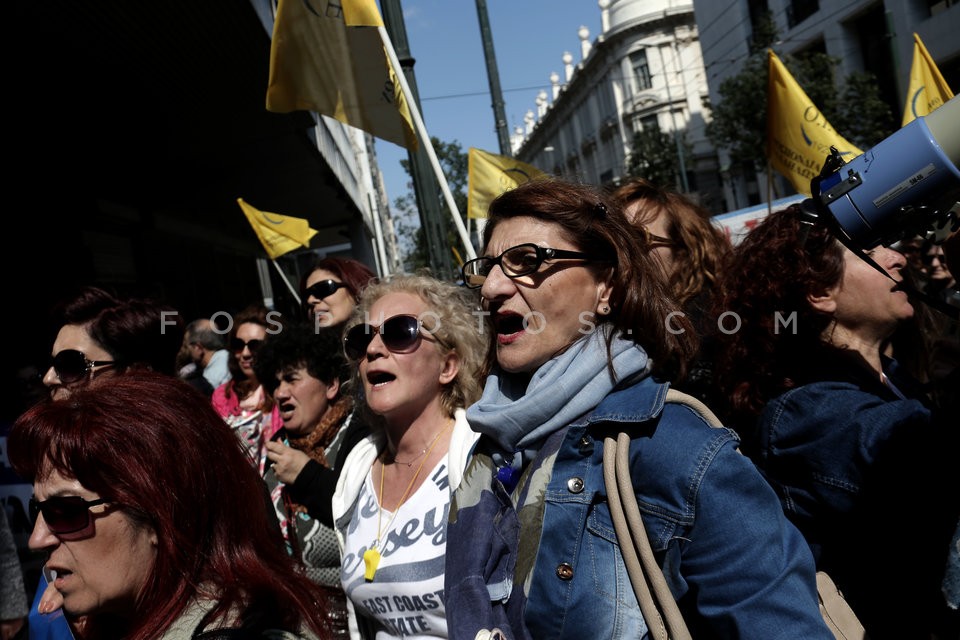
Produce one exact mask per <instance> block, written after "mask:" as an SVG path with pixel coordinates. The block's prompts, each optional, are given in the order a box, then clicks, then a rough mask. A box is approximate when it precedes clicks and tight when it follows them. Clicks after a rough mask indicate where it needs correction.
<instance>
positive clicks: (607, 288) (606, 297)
mask: <svg viewBox="0 0 960 640" xmlns="http://www.w3.org/2000/svg"><path fill="white" fill-rule="evenodd" d="M611 295H613V285H611V284H610V283H609V282H600V283H597V308H596V309H594V312H595V313H596V314H597V315H598V316H606V315H609V314H610V296H611Z"/></svg>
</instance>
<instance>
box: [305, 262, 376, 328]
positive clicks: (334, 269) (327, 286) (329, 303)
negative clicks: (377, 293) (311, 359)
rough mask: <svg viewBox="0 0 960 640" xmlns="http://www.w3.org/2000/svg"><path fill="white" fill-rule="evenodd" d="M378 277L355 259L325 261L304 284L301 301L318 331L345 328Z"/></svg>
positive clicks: (309, 274)
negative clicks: (368, 287)
mask: <svg viewBox="0 0 960 640" xmlns="http://www.w3.org/2000/svg"><path fill="white" fill-rule="evenodd" d="M375 276H376V274H374V273H373V271H371V270H370V268H369V267H367V265H365V264H363V263H362V262H360V261H358V260H354V259H352V258H335V257H331V258H321V259H320V260H317V261H316V262H315V263H313V266H311V267H310V271H308V272H307V275H306V276H304V278H303V280H302V281H301V282H300V299H301V300H303V306H304V308H306V311H307V319H308V320H310V322H311V323H313V325H314V327H315V328H319V327H334V326H338V325H342V324H343V323H344V322H346V321H347V318H349V317H350V314H351V313H353V309H354V307H356V306H357V302H358V301H359V300H360V292H361V291H363V288H364V287H366V286H367V284H368V283H369V282H370V281H371V280H373V278H374V277H375Z"/></svg>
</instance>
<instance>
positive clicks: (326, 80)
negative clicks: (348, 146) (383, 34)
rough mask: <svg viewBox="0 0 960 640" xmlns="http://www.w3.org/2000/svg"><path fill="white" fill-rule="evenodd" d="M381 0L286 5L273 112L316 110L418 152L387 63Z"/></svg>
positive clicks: (278, 30)
mask: <svg viewBox="0 0 960 640" xmlns="http://www.w3.org/2000/svg"><path fill="white" fill-rule="evenodd" d="M381 26H383V20H382V19H381V18H380V12H379V11H378V10H377V5H376V3H375V1H374V0H341V2H339V3H333V2H316V1H311V0H280V4H279V6H278V7H277V17H276V20H275V22H274V26H273V42H272V43H271V45H270V80H269V83H268V86H267V110H268V111H274V112H278V113H288V112H290V111H296V110H305V111H306V110H309V111H316V112H317V113H322V114H324V115H327V116H330V117H332V118H336V119H337V120H339V121H340V122H343V123H344V124H349V125H351V126H354V127H357V128H358V129H363V130H364V131H367V132H369V133H371V134H373V135H375V136H377V137H378V138H383V139H384V140H389V141H390V142H394V143H396V144H398V145H400V146H402V147H406V148H408V149H416V148H417V137H416V135H415V134H414V131H413V124H412V121H411V118H410V110H409V108H408V106H407V101H406V99H405V98H404V96H403V91H402V90H401V88H400V82H399V81H398V80H397V75H396V73H395V70H394V69H393V67H392V66H391V65H390V62H389V61H388V59H387V55H386V52H385V51H384V48H383V41H382V40H381V39H380V33H379V31H378V29H377V28H378V27H381Z"/></svg>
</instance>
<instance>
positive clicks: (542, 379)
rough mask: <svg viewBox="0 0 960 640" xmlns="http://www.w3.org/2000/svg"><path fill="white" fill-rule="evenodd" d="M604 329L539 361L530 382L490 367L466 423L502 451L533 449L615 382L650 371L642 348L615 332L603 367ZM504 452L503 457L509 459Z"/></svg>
mask: <svg viewBox="0 0 960 640" xmlns="http://www.w3.org/2000/svg"><path fill="white" fill-rule="evenodd" d="M605 333H606V332H605V331H592V332H591V333H589V334H588V335H586V336H584V337H583V338H581V339H580V340H578V341H577V342H575V343H573V344H572V345H571V346H570V348H568V349H567V350H566V351H564V352H563V353H562V354H560V355H559V356H557V357H555V358H553V359H552V360H549V361H548V362H546V363H544V364H543V365H542V366H541V367H540V368H539V369H537V372H536V373H534V374H533V377H532V378H531V379H530V382H529V383H527V384H524V381H523V379H518V378H517V377H516V376H515V375H513V374H509V373H506V372H504V371H502V370H500V369H499V367H496V366H494V368H493V371H491V373H490V375H489V377H488V378H487V382H486V386H485V387H484V389H483V395H482V396H481V398H480V400H478V401H477V402H476V403H475V404H474V405H472V406H471V407H470V408H469V409H467V421H468V422H469V423H470V427H471V428H472V429H473V430H474V431H477V432H479V433H481V434H483V435H485V436H488V437H490V438H491V439H493V440H494V441H495V442H496V443H497V444H498V445H499V446H500V447H501V448H502V449H503V451H504V453H508V454H509V453H514V452H518V451H531V450H533V451H535V450H536V449H539V447H540V444H541V443H542V442H543V441H544V440H545V439H546V437H547V436H549V435H550V434H551V433H553V432H554V431H556V430H557V429H559V428H561V427H565V426H566V425H568V424H570V423H571V422H572V421H573V420H574V419H576V418H578V417H580V416H582V415H583V414H585V413H587V412H588V411H590V410H591V409H594V408H595V407H596V406H597V405H599V404H600V401H601V400H603V399H604V398H605V397H606V396H607V394H609V393H610V392H611V391H612V390H613V389H614V388H615V387H616V386H617V385H618V384H621V383H623V382H624V381H626V380H631V381H632V380H636V379H637V378H639V377H641V376H643V375H646V374H647V373H649V370H650V360H649V358H648V357H647V354H646V352H645V351H644V350H643V348H642V347H640V346H639V345H637V344H636V343H634V342H633V341H632V340H625V339H623V338H622V337H620V336H619V335H618V336H616V337H615V338H614V339H613V342H612V343H611V349H610V353H611V355H612V356H613V369H614V372H615V374H616V379H615V380H613V379H611V377H610V372H609V370H608V368H607V346H606V340H605V337H604V336H605ZM509 457H510V456H507V458H509Z"/></svg>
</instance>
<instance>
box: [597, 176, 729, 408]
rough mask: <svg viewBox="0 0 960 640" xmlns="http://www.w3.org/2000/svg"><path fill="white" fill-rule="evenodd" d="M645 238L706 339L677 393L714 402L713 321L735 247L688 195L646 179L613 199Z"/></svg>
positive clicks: (623, 187) (671, 287)
mask: <svg viewBox="0 0 960 640" xmlns="http://www.w3.org/2000/svg"><path fill="white" fill-rule="evenodd" d="M612 197H613V198H615V199H616V200H617V201H618V202H619V204H620V206H622V207H623V211H624V213H625V214H626V216H627V218H628V219H629V220H630V221H631V222H633V224H634V226H636V227H637V228H638V229H639V230H640V231H641V234H642V239H643V240H644V242H645V245H646V247H647V251H648V252H649V253H650V255H652V256H653V257H654V258H656V261H657V263H658V264H659V265H660V267H661V272H662V273H663V276H664V278H666V284H667V291H668V292H669V293H670V295H672V296H673V298H674V299H675V300H676V302H677V304H678V305H679V306H680V309H681V311H683V313H684V314H686V316H687V318H688V319H689V320H690V322H691V323H692V324H693V326H694V329H695V330H696V332H697V334H698V335H699V336H700V338H701V342H700V351H699V352H698V353H697V355H696V356H695V357H694V359H693V361H692V362H691V364H690V367H689V369H688V371H687V375H686V377H685V378H684V380H683V381H682V382H680V383H679V384H678V387H679V388H680V389H682V390H683V391H686V392H687V393H690V394H692V395H694V396H696V397H698V398H700V399H701V400H704V401H706V402H708V404H709V403H710V402H713V401H714V400H715V399H714V398H713V397H712V396H713V394H714V387H713V360H714V357H715V340H714V339H713V337H712V336H713V334H714V333H716V326H717V325H716V318H715V317H710V316H711V311H712V306H713V298H714V291H715V290H716V287H717V282H718V280H719V277H720V275H721V267H722V264H723V262H724V260H725V259H726V257H727V255H728V254H729V253H730V241H729V240H727V238H726V236H725V235H724V234H723V232H722V231H720V230H719V229H718V228H717V227H715V226H714V225H713V223H712V222H710V212H709V211H707V210H706V209H704V208H703V207H701V206H700V205H698V204H696V203H695V202H693V201H692V200H690V198H688V197H686V196H685V195H683V194H680V193H676V192H674V191H670V190H668V189H662V188H660V187H658V186H656V185H654V184H652V183H650V182H648V181H647V180H644V179H643V178H633V179H631V180H627V181H626V182H624V183H622V184H621V185H620V186H619V187H618V188H617V189H616V190H615V191H614V192H613V194H612Z"/></svg>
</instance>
